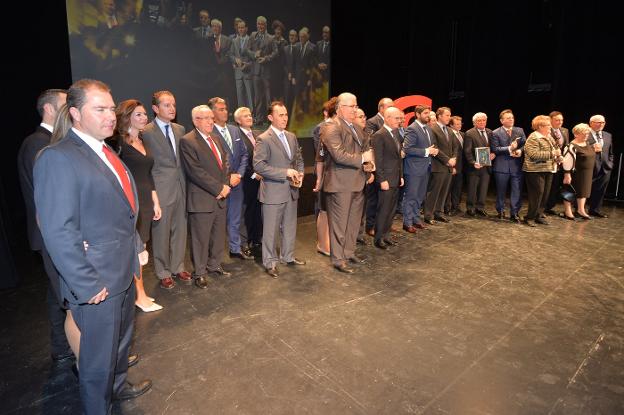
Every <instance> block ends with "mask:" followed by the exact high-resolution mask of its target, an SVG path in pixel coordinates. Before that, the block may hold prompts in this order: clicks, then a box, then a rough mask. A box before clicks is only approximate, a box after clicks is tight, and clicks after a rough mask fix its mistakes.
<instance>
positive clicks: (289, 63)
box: [284, 42, 301, 78]
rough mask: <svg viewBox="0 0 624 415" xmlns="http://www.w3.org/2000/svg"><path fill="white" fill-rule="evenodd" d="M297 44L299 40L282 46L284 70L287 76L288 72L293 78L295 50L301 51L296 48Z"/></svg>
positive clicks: (294, 72)
mask: <svg viewBox="0 0 624 415" xmlns="http://www.w3.org/2000/svg"><path fill="white" fill-rule="evenodd" d="M297 45H299V42H297V43H295V44H294V45H291V44H288V45H286V46H284V71H285V72H286V75H287V76H288V74H291V76H292V77H293V78H294V77H295V74H296V70H295V63H296V60H295V55H296V52H297V51H299V53H301V49H298V48H297Z"/></svg>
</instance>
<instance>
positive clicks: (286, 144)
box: [278, 131, 292, 159]
mask: <svg viewBox="0 0 624 415" xmlns="http://www.w3.org/2000/svg"><path fill="white" fill-rule="evenodd" d="M278 137H279V139H280V141H281V142H282V145H283V146H284V148H285V149H286V154H288V158H289V159H292V154H291V153H290V146H289V145H288V141H287V140H286V137H285V136H284V132H283V131H282V132H281V133H279V136H278Z"/></svg>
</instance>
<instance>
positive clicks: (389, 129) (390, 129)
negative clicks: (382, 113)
mask: <svg viewBox="0 0 624 415" xmlns="http://www.w3.org/2000/svg"><path fill="white" fill-rule="evenodd" d="M383 126H384V127H385V128H386V130H388V131H390V134H392V131H393V130H392V128H390V127H388V126H387V125H386V124H384V125H383Z"/></svg>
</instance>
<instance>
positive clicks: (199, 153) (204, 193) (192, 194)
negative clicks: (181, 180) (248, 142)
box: [180, 129, 229, 213]
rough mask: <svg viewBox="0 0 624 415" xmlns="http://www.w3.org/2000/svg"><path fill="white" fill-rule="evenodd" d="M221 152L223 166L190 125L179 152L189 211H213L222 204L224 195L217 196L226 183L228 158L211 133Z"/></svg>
mask: <svg viewBox="0 0 624 415" xmlns="http://www.w3.org/2000/svg"><path fill="white" fill-rule="evenodd" d="M212 139H213V141H214V143H215V144H216V146H217V148H218V149H219V152H220V153H221V159H222V167H219V162H218V160H217V158H216V157H215V155H214V153H213V152H212V149H211V148H210V146H209V145H208V143H207V142H206V140H205V139H204V137H202V136H201V135H200V133H199V131H197V129H193V130H192V131H191V132H189V133H188V134H186V135H185V136H184V137H182V139H181V140H180V156H181V158H182V165H183V166H184V172H185V173H186V178H187V181H186V183H187V186H188V188H187V192H186V210H187V211H188V212H190V213H198V212H214V210H215V209H217V208H221V209H223V208H225V205H226V204H225V199H217V196H218V195H219V193H221V190H223V185H224V184H226V185H229V174H228V158H227V154H226V152H225V150H224V149H223V146H222V145H221V143H219V140H217V139H215V137H214V135H213V136H212Z"/></svg>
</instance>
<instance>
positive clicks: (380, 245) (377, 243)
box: [375, 240, 388, 249]
mask: <svg viewBox="0 0 624 415" xmlns="http://www.w3.org/2000/svg"><path fill="white" fill-rule="evenodd" d="M375 246H376V247H377V248H379V249H388V245H386V243H385V242H384V241H383V240H378V241H375Z"/></svg>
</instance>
